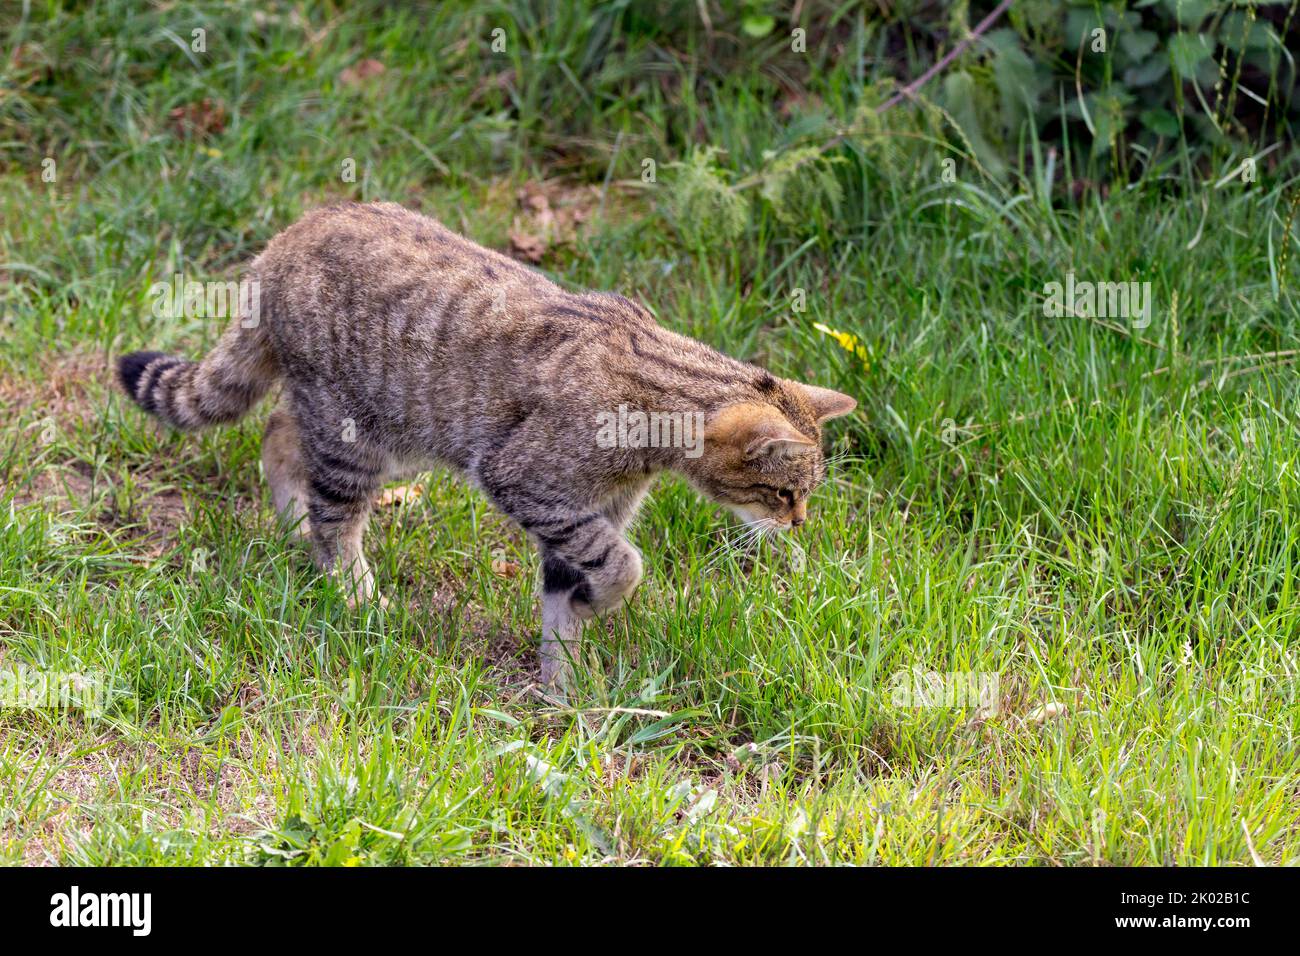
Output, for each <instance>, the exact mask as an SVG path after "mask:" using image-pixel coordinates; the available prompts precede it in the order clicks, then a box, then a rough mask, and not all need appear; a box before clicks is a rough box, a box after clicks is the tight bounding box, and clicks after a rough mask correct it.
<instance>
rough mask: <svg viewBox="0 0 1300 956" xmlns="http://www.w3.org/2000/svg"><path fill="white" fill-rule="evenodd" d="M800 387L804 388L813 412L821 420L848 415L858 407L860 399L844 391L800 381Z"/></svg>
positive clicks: (805, 396)
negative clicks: (805, 383)
mask: <svg viewBox="0 0 1300 956" xmlns="http://www.w3.org/2000/svg"><path fill="white" fill-rule="evenodd" d="M799 387H800V388H801V389H803V394H804V398H806V399H808V404H809V405H811V406H812V408H813V414H815V415H816V416H817V421H819V422H824V421H826V420H827V419H828V418H839V417H840V416H841V415H847V414H848V413H849V412H851V411H853V409H855V408H857V407H858V400H857V399H856V398H853V397H852V396H849V395H845V394H844V393H843V392H837V391H835V390H834V389H830V388H820V387H818V386H816V385H804V384H803V383H799Z"/></svg>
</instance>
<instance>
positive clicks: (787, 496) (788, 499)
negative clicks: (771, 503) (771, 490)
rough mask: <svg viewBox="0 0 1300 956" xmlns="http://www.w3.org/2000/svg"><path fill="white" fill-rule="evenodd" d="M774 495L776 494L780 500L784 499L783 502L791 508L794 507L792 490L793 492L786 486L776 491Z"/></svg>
mask: <svg viewBox="0 0 1300 956" xmlns="http://www.w3.org/2000/svg"><path fill="white" fill-rule="evenodd" d="M776 496H777V497H778V498H780V499H781V500H782V501H784V502H785V503H786V504H787V505H789V506H790V507H791V508H793V507H794V492H793V491H790V490H789V489H788V488H783V489H782V490H781V491H778V492H777V493H776Z"/></svg>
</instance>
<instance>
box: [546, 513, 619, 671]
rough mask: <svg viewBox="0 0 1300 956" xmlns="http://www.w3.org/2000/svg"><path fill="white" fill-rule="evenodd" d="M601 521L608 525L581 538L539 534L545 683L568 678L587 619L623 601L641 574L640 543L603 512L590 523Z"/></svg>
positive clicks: (602, 523) (594, 529) (597, 528)
mask: <svg viewBox="0 0 1300 956" xmlns="http://www.w3.org/2000/svg"><path fill="white" fill-rule="evenodd" d="M598 522H599V523H600V524H601V525H603V527H596V528H593V529H592V531H591V532H589V533H588V534H586V535H583V536H581V540H580V541H579V542H573V541H565V542H557V541H556V539H555V538H554V537H549V538H548V537H547V536H545V534H544V533H542V534H539V540H541V541H542V653H541V658H542V681H543V683H547V684H551V685H557V686H562V685H565V684H567V683H568V678H569V676H570V674H571V665H572V661H573V658H574V655H575V654H576V652H577V647H578V641H579V638H580V637H581V633H582V622H583V621H584V620H587V619H589V618H592V617H594V616H596V615H598V614H603V613H605V612H606V611H609V610H611V609H613V608H615V607H617V606H618V605H620V604H622V603H623V601H625V600H626V599H627V598H628V597H630V596H631V594H632V592H633V591H634V590H635V589H636V586H637V584H638V583H639V582H640V580H641V574H642V563H641V555H640V554H639V553H638V552H637V550H636V548H634V547H632V545H630V544H628V543H627V542H626V541H625V540H623V538H622V537H621V536H620V535H619V534H618V532H617V531H616V530H615V529H614V527H613V526H612V525H609V524H608V522H606V521H605V520H604V519H603V518H592V519H591V520H590V521H589V522H585V524H591V525H596V524H597V523H598ZM593 532H594V533H593ZM575 537H576V536H575ZM564 545H567V546H564Z"/></svg>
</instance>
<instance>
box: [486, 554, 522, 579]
mask: <svg viewBox="0 0 1300 956" xmlns="http://www.w3.org/2000/svg"><path fill="white" fill-rule="evenodd" d="M521 570H523V569H522V567H521V566H520V564H519V562H518V561H507V560H505V559H504V558H497V559H495V560H493V562H492V573H493V574H496V575H499V576H500V577H503V578H514V577H518V576H519V572H520V571H521Z"/></svg>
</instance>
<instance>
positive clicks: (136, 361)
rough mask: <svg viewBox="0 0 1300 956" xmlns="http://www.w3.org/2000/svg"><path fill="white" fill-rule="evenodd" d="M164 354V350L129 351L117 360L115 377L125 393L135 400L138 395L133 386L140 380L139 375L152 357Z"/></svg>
mask: <svg viewBox="0 0 1300 956" xmlns="http://www.w3.org/2000/svg"><path fill="white" fill-rule="evenodd" d="M165 354H166V353H164V352H131V353H129V354H127V355H123V356H122V357H121V358H119V359H118V360H117V379H118V381H119V382H121V384H122V388H123V389H125V390H126V393H127V394H128V395H130V396H131V397H132V398H134V399H135V400H136V401H137V402H138V401H139V400H140V396H139V395H137V394H136V391H135V387H136V385H138V384H139V382H140V376H141V375H143V374H144V370H145V369H146V368H148V367H149V364H150V363H151V362H153V360H154V359H158V358H162V357H163V356H164V355H165Z"/></svg>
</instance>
